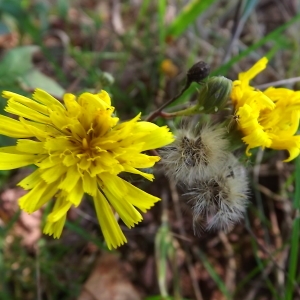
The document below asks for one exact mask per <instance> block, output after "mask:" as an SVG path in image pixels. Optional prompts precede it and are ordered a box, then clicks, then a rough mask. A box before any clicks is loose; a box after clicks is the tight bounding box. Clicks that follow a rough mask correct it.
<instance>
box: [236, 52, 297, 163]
mask: <svg viewBox="0 0 300 300" xmlns="http://www.w3.org/2000/svg"><path fill="white" fill-rule="evenodd" d="M267 63H268V60H267V58H265V57H263V58H262V59H260V60H259V61H258V62H257V63H256V64H255V65H254V66H253V67H252V68H250V69H249V70H248V71H247V72H244V73H241V74H239V78H238V80H236V81H234V82H233V89H232V93H231V99H232V103H233V105H234V106H235V115H236V116H238V119H237V120H238V128H239V130H240V131H241V132H242V133H243V138H242V140H243V141H244V142H245V143H246V144H247V150H246V154H247V155H251V153H250V152H249V150H250V149H252V148H255V147H267V148H272V149H276V150H287V151H289V154H290V156H289V158H288V159H286V160H285V161H291V160H292V159H294V158H295V157H297V156H298V155H299V153H300V136H298V135H296V136H295V133H296V132H297V129H298V126H299V117H300V92H295V91H293V90H289V89H286V88H274V87H270V88H268V89H267V90H265V91H260V90H258V89H255V88H254V87H252V86H250V85H249V82H250V80H251V79H253V78H254V77H255V76H256V75H257V74H258V73H260V72H261V71H263V70H264V69H265V68H266V65H267Z"/></svg>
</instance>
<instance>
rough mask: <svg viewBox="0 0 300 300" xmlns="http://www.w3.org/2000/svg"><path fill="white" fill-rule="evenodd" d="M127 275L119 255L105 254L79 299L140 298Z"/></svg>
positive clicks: (124, 299) (138, 299)
mask: <svg viewBox="0 0 300 300" xmlns="http://www.w3.org/2000/svg"><path fill="white" fill-rule="evenodd" d="M127 277H128V274H126V271H125V270H124V265H123V264H122V262H121V261H120V260H119V258H118V256H116V255H115V254H103V255H101V257H100V259H99V261H98V264H97V266H96V267H95V269H94V270H93V271H92V273H91V275H90V277H89V278H88V280H87V281H86V283H85V284H84V286H83V288H82V291H81V294H80V296H79V298H78V300H140V299H141V297H140V295H139V293H138V292H137V290H136V289H135V288H134V286H133V285H132V283H131V282H130V281H129V280H128V279H127Z"/></svg>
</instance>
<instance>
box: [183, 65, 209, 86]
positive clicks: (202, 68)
mask: <svg viewBox="0 0 300 300" xmlns="http://www.w3.org/2000/svg"><path fill="white" fill-rule="evenodd" d="M209 72H210V67H209V65H208V64H207V63H205V62H204V61H199V62H197V63H196V64H194V65H193V66H192V67H191V68H190V69H189V70H188V72H187V74H186V77H187V82H189V83H192V82H197V83H199V82H201V81H202V80H203V79H204V78H206V77H207V76H208V75H209Z"/></svg>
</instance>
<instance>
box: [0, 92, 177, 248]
mask: <svg viewBox="0 0 300 300" xmlns="http://www.w3.org/2000/svg"><path fill="white" fill-rule="evenodd" d="M3 97H5V98H7V99H8V103H7V107H6V108H5V110H6V111H7V112H9V113H12V114H15V115H17V116H19V120H15V119H12V118H9V117H6V116H3V115H0V134H3V135H6V136H10V137H14V138H19V139H18V141H17V144H16V146H11V147H3V148H0V169H1V170H10V169H15V168H19V167H23V166H27V165H30V164H33V165H36V166H37V169H36V170H35V171H34V172H33V173H32V174H31V175H29V176H28V177H26V178H25V179H23V180H22V181H21V182H20V183H19V185H20V186H21V187H22V188H24V189H25V190H29V192H28V193H27V194H26V195H24V196H23V197H21V198H20V200H19V204H20V207H21V209H23V210H24V211H26V212H28V213H32V212H34V211H36V210H37V209H39V208H40V207H42V206H43V205H44V204H45V203H47V202H48V201H49V200H51V199H52V198H53V197H54V198H55V203H54V206H53V210H52V212H51V213H50V214H49V216H48V218H47V222H46V226H45V228H44V233H46V234H49V235H53V236H54V237H55V238H59V237H60V235H61V233H62V229H63V226H64V223H65V220H66V214H67V212H68V210H69V209H70V208H71V206H75V207H76V206H78V205H79V204H80V202H81V200H82V197H83V195H84V193H87V194H89V195H91V196H92V197H93V199H94V205H95V208H96V213H97V217H98V220H99V223H100V226H101V229H102V232H103V235H104V238H105V240H106V242H107V245H108V248H109V249H111V248H116V247H118V246H120V245H122V244H124V242H126V238H125V236H124V234H123V232H122V230H121V229H120V226H119V224H118V223H117V221H116V219H115V217H114V214H113V210H112V208H111V207H113V209H114V210H115V211H116V212H117V213H118V214H119V216H120V218H121V219H122V220H123V222H124V223H125V224H126V226H127V227H129V228H131V227H133V226H135V224H137V223H138V222H140V221H141V220H142V216H141V214H140V212H139V211H138V210H137V209H139V210H140V211H142V212H146V210H147V209H149V208H150V207H152V206H153V205H154V203H155V202H157V201H159V200H160V199H159V198H157V197H154V196H152V195H150V194H147V193H146V192H144V191H142V190H140V189H138V188H137V187H135V186H133V185H132V184H130V183H129V182H127V181H125V180H123V179H122V178H120V177H119V176H118V174H120V173H121V172H129V173H134V174H139V175H141V176H143V177H145V178H146V179H148V180H153V175H151V174H148V173H145V172H143V171H141V170H138V168H149V167H153V165H154V164H155V162H157V161H158V160H159V157H157V156H148V155H146V154H144V153H143V152H144V151H146V150H150V149H155V148H159V147H162V146H165V145H167V144H169V143H171V142H172V141H173V136H172V134H171V133H170V132H169V129H168V128H167V127H166V126H164V127H158V126H157V125H155V124H153V123H150V122H144V121H139V119H140V114H139V115H137V116H136V117H135V118H133V119H132V120H130V121H127V122H123V123H118V121H119V119H118V118H117V117H115V116H114V115H113V112H114V107H112V106H111V101H110V97H109V95H108V94H107V93H106V92H105V91H101V92H100V93H99V94H90V93H83V94H82V95H81V96H79V98H78V99H76V97H75V96H74V95H72V94H65V95H64V99H63V100H64V104H62V103H61V102H59V101H58V100H56V99H55V98H53V97H52V96H51V95H49V94H48V93H46V92H45V91H43V90H40V89H37V90H36V91H35V93H34V94H33V99H29V98H27V97H24V96H21V95H18V94H15V93H12V92H7V91H6V92H3Z"/></svg>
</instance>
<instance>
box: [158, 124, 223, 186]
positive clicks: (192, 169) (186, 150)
mask: <svg viewBox="0 0 300 300" xmlns="http://www.w3.org/2000/svg"><path fill="white" fill-rule="evenodd" d="M189 125H191V124H189ZM185 127H186V128H185V129H181V130H178V132H177V134H176V139H175V141H174V142H173V143H172V144H171V145H169V146H167V147H165V148H163V149H162V150H161V151H160V155H161V157H162V163H163V166H164V170H165V172H166V174H167V176H168V177H169V178H170V179H172V180H174V181H175V182H177V183H183V184H188V185H191V184H193V183H194V182H197V181H199V180H204V179H206V178H210V177H211V176H212V175H213V174H215V173H216V172H217V171H218V170H219V169H220V168H221V167H222V165H223V164H224V161H225V160H226V158H227V156H228V154H227V148H228V141H227V139H226V138H225V133H226V130H225V129H224V128H217V127H215V126H211V125H204V126H202V128H200V129H199V128H197V126H196V128H195V126H192V125H191V126H185ZM188 127H189V128H188Z"/></svg>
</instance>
